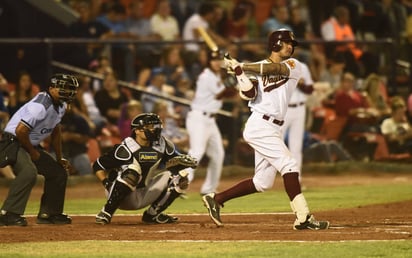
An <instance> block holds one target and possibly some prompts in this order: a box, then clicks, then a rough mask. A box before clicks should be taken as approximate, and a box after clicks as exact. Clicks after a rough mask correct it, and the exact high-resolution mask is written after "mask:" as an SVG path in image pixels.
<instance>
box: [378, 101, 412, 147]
mask: <svg viewBox="0 0 412 258" xmlns="http://www.w3.org/2000/svg"><path fill="white" fill-rule="evenodd" d="M391 109H392V115H391V117H389V118H386V119H385V120H383V122H382V124H381V131H382V134H383V135H384V136H385V139H386V141H387V143H388V147H389V152H390V153H393V154H400V153H409V154H412V126H411V124H410V123H409V122H408V119H407V118H406V103H405V101H404V99H403V98H402V97H401V96H395V97H392V98H391Z"/></svg>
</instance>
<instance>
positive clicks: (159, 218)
mask: <svg viewBox="0 0 412 258" xmlns="http://www.w3.org/2000/svg"><path fill="white" fill-rule="evenodd" d="M178 220H179V218H177V217H173V216H169V215H167V214H164V213H159V214H157V215H150V214H149V213H148V212H147V211H145V212H143V216H142V221H143V222H145V223H148V224H170V223H175V222H177V221H178Z"/></svg>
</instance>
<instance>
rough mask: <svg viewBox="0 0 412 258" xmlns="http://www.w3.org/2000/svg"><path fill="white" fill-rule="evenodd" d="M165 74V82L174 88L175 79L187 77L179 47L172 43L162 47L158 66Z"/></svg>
mask: <svg viewBox="0 0 412 258" xmlns="http://www.w3.org/2000/svg"><path fill="white" fill-rule="evenodd" d="M155 69H161V71H162V73H163V74H164V75H165V76H166V82H165V83H166V84H168V85H171V86H173V88H174V89H175V90H176V84H177V81H178V80H180V79H181V78H184V77H188V76H189V74H188V72H187V71H186V66H185V63H184V62H183V59H182V57H181V53H180V47H179V46H176V45H172V46H169V47H166V48H164V49H163V52H162V56H161V59H160V65H159V67H157V68H155Z"/></svg>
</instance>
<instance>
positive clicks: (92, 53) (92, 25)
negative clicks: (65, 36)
mask: <svg viewBox="0 0 412 258" xmlns="http://www.w3.org/2000/svg"><path fill="white" fill-rule="evenodd" d="M75 10H76V11H77V12H78V14H79V18H78V19H77V20H76V21H75V22H73V23H72V24H70V25H69V34H70V36H72V37H76V38H96V39H97V38H106V37H108V35H109V34H110V29H109V28H108V27H107V26H105V25H103V24H102V23H100V22H97V21H96V20H95V17H94V16H92V13H91V4H90V3H89V2H88V1H80V2H79V3H78V4H76V5H75ZM102 50H103V45H101V44H96V43H90V44H86V45H85V46H84V45H80V46H75V47H74V49H73V55H75V59H74V60H75V61H77V62H79V63H75V64H76V65H79V66H80V67H84V68H86V67H87V66H88V65H89V64H90V62H91V61H92V60H94V59H97V58H98V57H99V56H100V54H101V51H102Z"/></svg>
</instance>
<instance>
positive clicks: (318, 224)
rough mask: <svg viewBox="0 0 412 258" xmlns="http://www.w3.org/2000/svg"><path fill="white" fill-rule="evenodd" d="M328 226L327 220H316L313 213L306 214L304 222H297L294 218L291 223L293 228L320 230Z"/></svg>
mask: <svg viewBox="0 0 412 258" xmlns="http://www.w3.org/2000/svg"><path fill="white" fill-rule="evenodd" d="M328 228H329V221H317V220H316V219H315V217H314V216H313V215H308V216H307V218H306V221H305V222H302V223H300V222H298V221H297V220H295V223H294V224H293V229H294V230H303V229H311V230H321V229H328Z"/></svg>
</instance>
